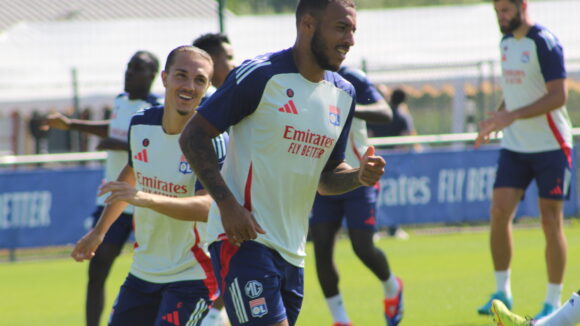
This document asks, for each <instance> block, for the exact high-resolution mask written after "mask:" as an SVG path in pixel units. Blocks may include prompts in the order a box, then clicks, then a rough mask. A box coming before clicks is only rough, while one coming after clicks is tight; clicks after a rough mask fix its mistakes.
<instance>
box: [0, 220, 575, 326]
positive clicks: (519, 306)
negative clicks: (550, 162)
mask: <svg viewBox="0 0 580 326" xmlns="http://www.w3.org/2000/svg"><path fill="white" fill-rule="evenodd" d="M566 233H567V236H568V243H569V253H568V257H569V260H568V261H569V266H568V269H567V273H566V279H565V286H564V293H563V299H564V300H565V299H567V298H568V297H569V296H570V294H571V293H572V292H573V291H575V290H577V289H578V288H580V224H578V223H572V224H570V225H568V226H567V228H566ZM514 234H515V243H516V248H515V253H514V255H515V258H514V261H513V268H512V270H513V271H512V287H513V292H514V297H515V307H514V308H515V311H516V312H518V313H522V314H527V315H533V314H535V313H536V312H537V311H536V310H539V308H540V304H541V301H542V299H543V297H544V294H545V288H546V281H545V279H546V277H545V267H544V263H543V246H544V241H543V236H542V234H541V231H540V230H539V229H538V228H521V229H520V228H518V229H516V230H515V233H514ZM487 239H488V233H487V230H486V229H484V230H481V231H472V230H470V229H464V230H463V231H462V232H459V233H426V232H423V231H421V232H419V230H417V231H416V232H411V239H410V240H407V241H401V240H393V239H381V240H380V241H379V242H378V245H379V246H380V247H381V248H383V249H384V250H385V251H386V252H387V254H388V256H389V260H390V263H391V266H392V268H393V270H394V272H395V273H396V274H397V275H398V276H401V277H402V278H403V280H404V282H405V293H404V296H405V306H406V309H405V310H406V312H405V318H404V320H403V323H402V325H407V326H431V325H433V326H435V325H441V326H443V325H445V326H472V325H491V324H492V323H491V320H490V319H489V318H486V317H481V316H478V315H477V314H476V313H475V309H476V307H477V306H479V305H480V304H482V303H483V302H484V301H485V300H486V299H487V297H488V295H489V294H490V293H491V292H492V291H493V290H494V280H493V274H492V267H491V258H490V255H489V250H488V243H487ZM308 250H309V252H311V251H312V247H311V246H310V245H309V247H308ZM336 255H337V256H336V258H337V261H338V265H339V268H340V272H341V290H342V293H343V296H344V298H345V304H346V307H347V310H348V312H349V314H350V316H351V319H352V320H353V323H354V324H355V325H357V326H374V325H384V322H383V319H382V318H383V317H382V307H381V295H382V291H381V288H380V287H379V283H378V281H377V280H376V279H375V278H374V276H373V275H372V274H371V273H370V272H369V271H367V270H366V269H365V268H364V267H363V266H362V264H361V263H360V262H359V261H358V260H357V258H356V257H355V256H354V254H353V253H352V250H351V249H350V245H349V242H348V240H347V239H341V240H339V242H338V246H337V251H336ZM130 261H131V256H130V254H124V255H123V256H122V257H121V258H120V259H119V260H118V261H117V263H116V265H115V266H114V271H113V273H112V275H111V278H110V280H109V282H108V287H107V295H108V297H107V298H108V302H107V307H110V305H111V303H112V301H113V299H114V297H115V295H116V292H117V290H118V287H119V285H120V284H121V282H122V281H123V279H124V277H125V276H126V272H127V270H128V268H129V264H130ZM86 268H87V265H86V264H79V263H75V262H74V261H72V260H71V259H66V258H58V259H50V260H41V261H24V262H17V263H2V264H0V325H1V326H20V325H22V326H24V325H26V326H30V325H43V326H51V325H59V326H80V325H83V305H84V292H85V282H86ZM305 275H306V277H305V278H306V281H305V282H306V291H305V300H304V305H303V308H302V312H301V314H300V317H299V319H298V323H297V325H298V326H326V325H329V326H330V325H331V319H330V316H329V313H328V311H327V308H326V306H325V304H324V301H323V297H322V294H321V291H320V289H319V287H318V283H317V280H316V275H315V270H314V262H313V257H312V255H310V256H309V257H308V260H307V263H306V270H305ZM108 311H109V309H107V311H106V313H107V314H108ZM104 319H105V320H104V321H103V323H102V324H103V325H105V324H106V322H105V321H106V319H107V318H106V317H105V318H104Z"/></svg>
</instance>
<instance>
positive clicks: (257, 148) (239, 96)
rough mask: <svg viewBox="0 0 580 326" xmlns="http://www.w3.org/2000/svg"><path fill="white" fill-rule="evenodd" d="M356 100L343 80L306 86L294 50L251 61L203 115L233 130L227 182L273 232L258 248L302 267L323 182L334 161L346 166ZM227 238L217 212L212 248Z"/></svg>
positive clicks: (328, 78)
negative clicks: (310, 217)
mask: <svg viewBox="0 0 580 326" xmlns="http://www.w3.org/2000/svg"><path fill="white" fill-rule="evenodd" d="M354 96H355V93H354V89H353V87H352V85H351V84H350V83H348V82H347V81H345V80H344V79H343V78H342V77H340V75H338V74H337V73H333V72H328V71H327V72H325V74H324V80H323V81H321V82H318V83H314V82H311V81H308V80H307V79H305V78H304V77H303V76H302V75H301V74H300V73H299V72H298V69H297V67H296V65H295V63H294V60H293V57H292V49H287V50H283V51H280V52H276V53H271V54H266V55H263V56H260V57H257V58H255V59H253V60H248V61H245V62H244V63H243V64H242V65H240V66H239V67H237V68H236V69H235V70H234V71H232V72H231V73H230V74H229V75H228V78H227V79H226V81H225V83H224V84H223V85H222V86H221V87H220V88H219V89H218V90H217V91H216V93H215V94H213V95H212V96H211V97H210V98H209V99H208V100H207V101H206V102H205V103H204V104H203V105H202V106H201V107H200V108H199V110H198V114H201V115H202V116H203V117H205V118H206V119H207V120H208V121H209V122H210V123H211V124H212V125H213V126H215V127H216V128H217V129H218V130H220V131H224V130H226V129H228V128H229V127H230V126H232V128H231V129H230V139H231V141H230V144H229V147H228V157H227V158H226V161H225V163H224V167H223V170H222V175H223V177H224V179H225V181H226V183H227V185H228V186H229V188H230V189H231V191H232V193H233V195H234V196H235V198H236V199H237V200H238V201H239V202H240V203H241V204H243V205H244V207H245V208H246V209H248V210H249V211H250V212H252V214H253V215H254V217H255V218H256V220H257V222H258V223H259V224H260V225H261V226H262V228H263V229H264V230H265V231H266V234H263V235H258V238H257V239H256V241H257V242H259V243H262V244H264V245H265V246H267V247H269V248H272V249H274V250H276V251H278V252H279V253H280V254H281V255H282V257H283V258H284V259H285V260H286V261H288V262H289V263H291V264H293V265H295V266H303V263H304V257H305V242H306V232H307V229H308V214H309V212H310V209H311V208H312V203H313V201H314V196H315V194H316V190H317V187H318V183H319V179H320V174H321V172H322V170H323V168H324V166H325V165H326V163H327V161H328V160H329V159H332V160H344V150H345V146H346V141H347V135H348V132H349V129H350V123H351V120H352V115H353V112H354V104H355V101H354ZM224 236H225V233H224V230H223V226H222V223H221V220H220V217H219V211H218V209H217V207H216V205H215V204H214V205H213V206H212V207H211V208H210V215H209V219H208V240H209V241H212V240H213V241H215V240H217V239H218V238H221V239H223V237H224Z"/></svg>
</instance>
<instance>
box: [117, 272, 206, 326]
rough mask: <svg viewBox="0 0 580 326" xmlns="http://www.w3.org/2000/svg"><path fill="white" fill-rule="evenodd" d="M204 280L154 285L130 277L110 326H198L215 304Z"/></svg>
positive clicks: (121, 293) (121, 292)
mask: <svg viewBox="0 0 580 326" xmlns="http://www.w3.org/2000/svg"><path fill="white" fill-rule="evenodd" d="M209 295H210V291H209V289H208V288H207V287H206V286H205V283H204V281H203V280H199V281H181V282H173V283H164V284H158V283H151V282H147V281H144V280H142V279H139V278H137V277H135V276H134V275H131V274H129V276H127V278H126V279H125V283H123V285H122V286H121V290H120V291H119V295H118V296H117V300H115V303H114V305H113V310H112V312H111V319H110V320H109V326H127V325H155V326H169V325H174V326H185V325H188V326H189V325H192V326H197V325H199V324H200V322H201V320H203V318H204V317H205V315H206V314H207V312H208V307H209V306H210V305H211V304H212V302H211V301H210V299H209Z"/></svg>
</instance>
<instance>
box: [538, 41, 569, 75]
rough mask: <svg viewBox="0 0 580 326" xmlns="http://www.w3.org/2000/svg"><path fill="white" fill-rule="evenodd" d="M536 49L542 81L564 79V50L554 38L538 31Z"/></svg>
mask: <svg viewBox="0 0 580 326" xmlns="http://www.w3.org/2000/svg"><path fill="white" fill-rule="evenodd" d="M536 47H537V51H538V61H539V62H540V68H541V70H542V75H543V76H544V81H545V82H549V81H552V80H556V79H562V78H566V68H565V66H564V50H563V48H562V45H561V44H560V42H559V41H558V39H557V38H556V36H554V34H552V33H550V32H549V31H548V30H545V29H544V30H542V31H540V32H539V33H538V37H537V38H536Z"/></svg>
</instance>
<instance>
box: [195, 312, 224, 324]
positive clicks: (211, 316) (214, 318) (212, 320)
mask: <svg viewBox="0 0 580 326" xmlns="http://www.w3.org/2000/svg"><path fill="white" fill-rule="evenodd" d="M221 312H222V311H221V310H220V309H216V308H211V309H210V310H209V312H208V313H207V315H206V316H205V318H204V319H203V321H202V322H201V324H200V326H218V325H220V324H219V323H220V322H221Z"/></svg>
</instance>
